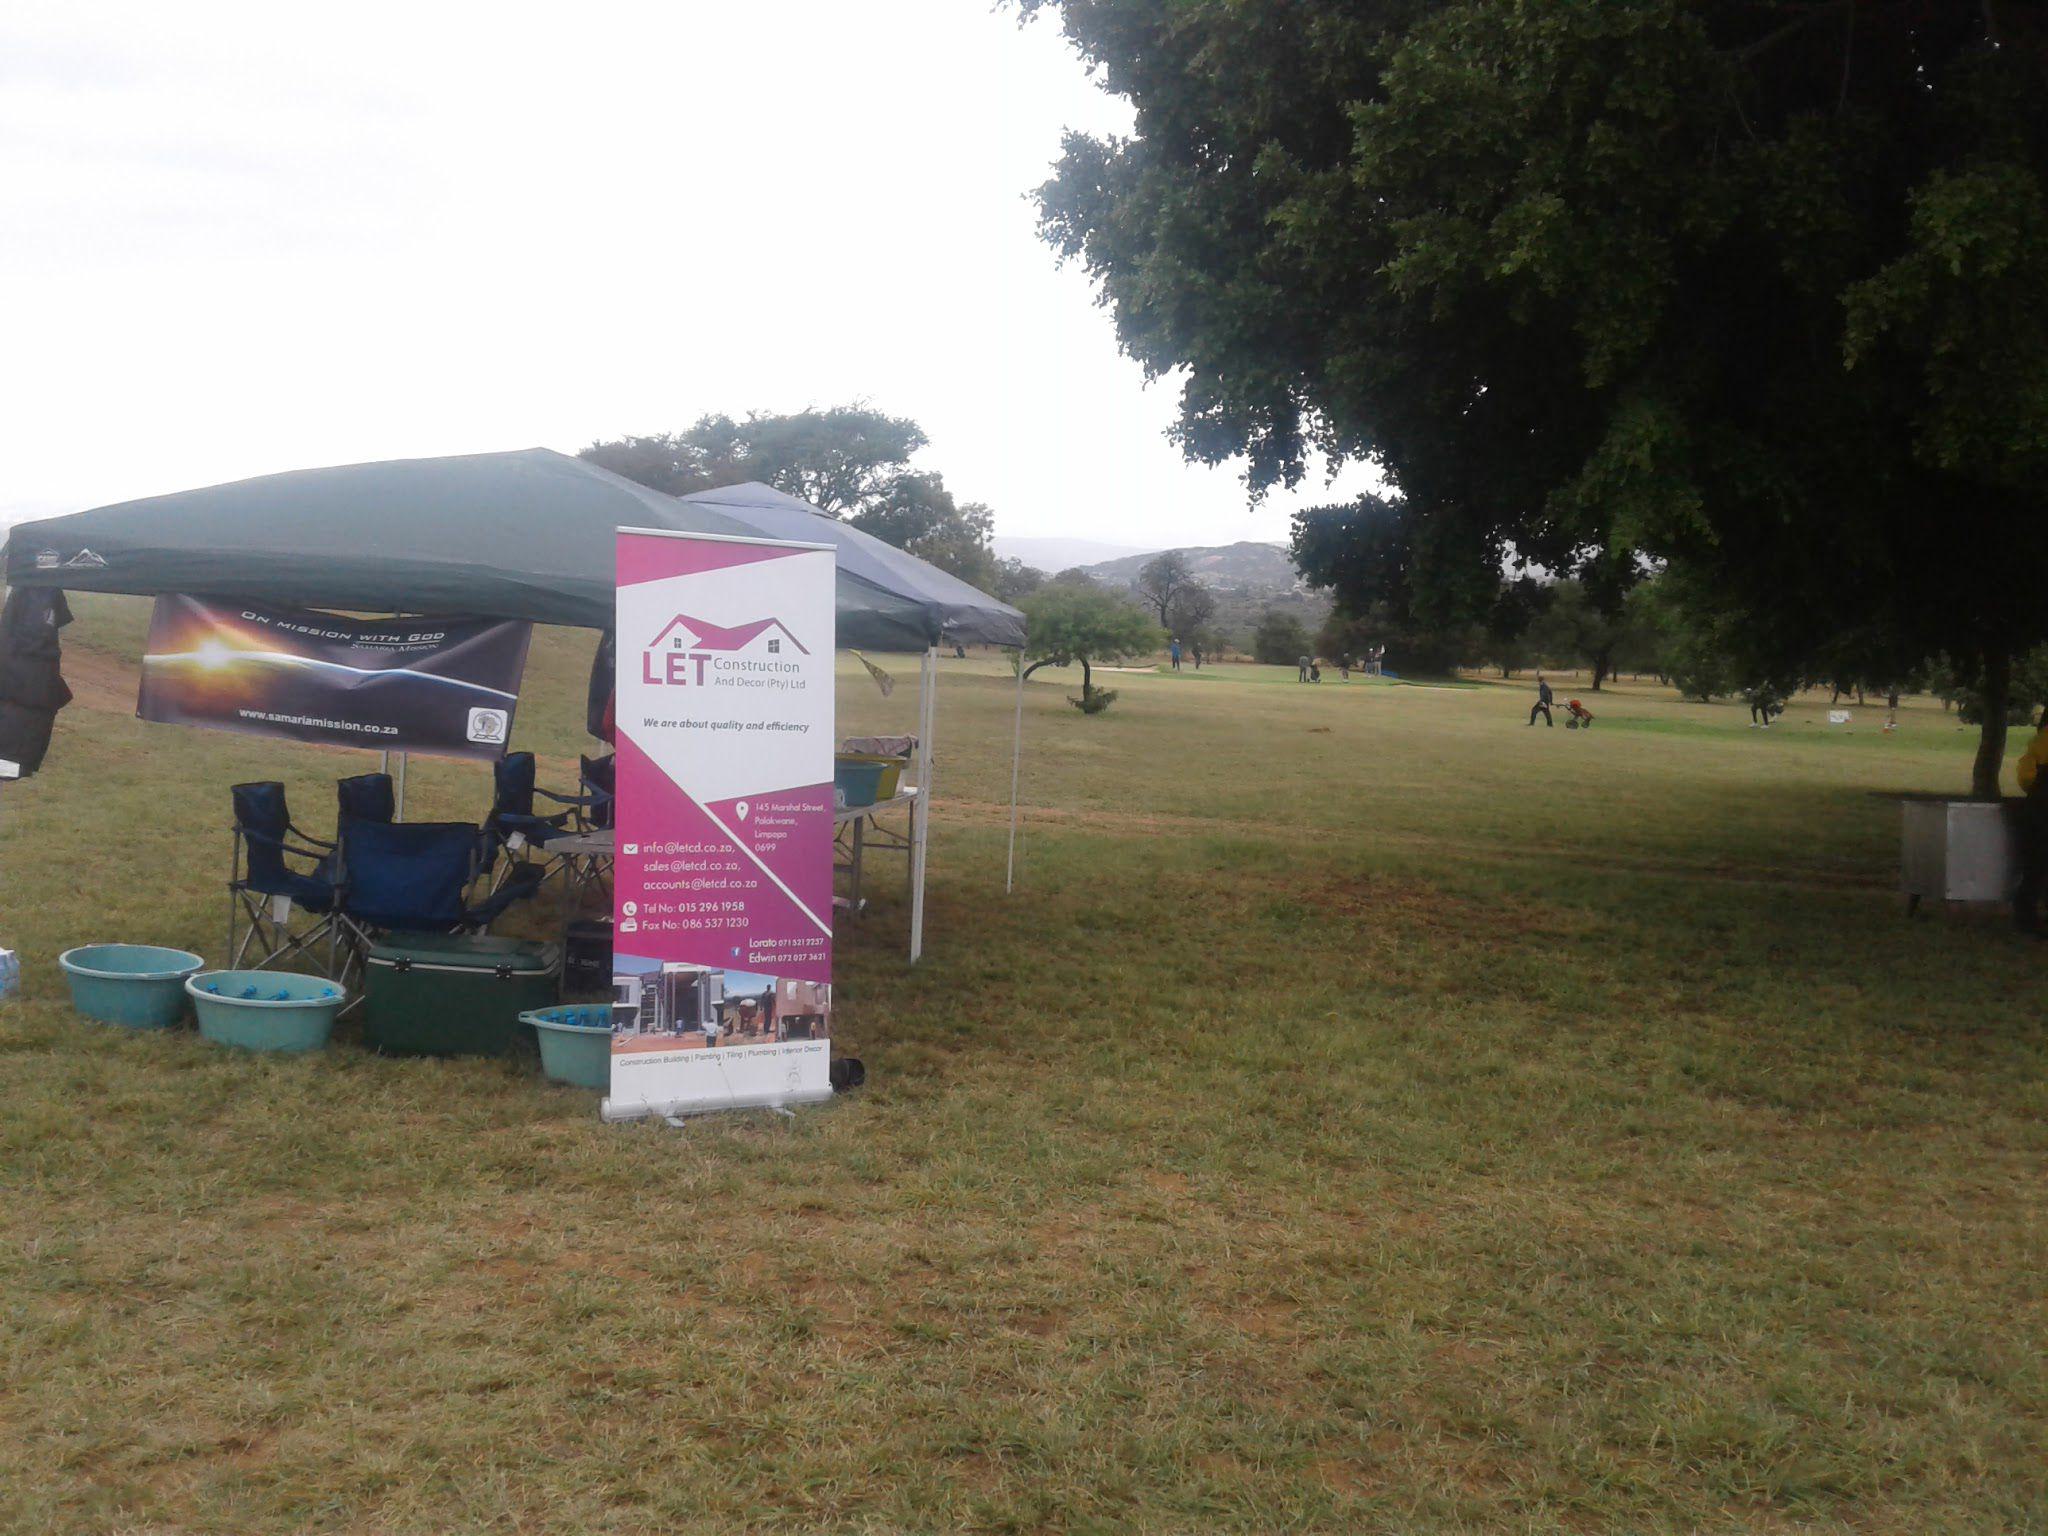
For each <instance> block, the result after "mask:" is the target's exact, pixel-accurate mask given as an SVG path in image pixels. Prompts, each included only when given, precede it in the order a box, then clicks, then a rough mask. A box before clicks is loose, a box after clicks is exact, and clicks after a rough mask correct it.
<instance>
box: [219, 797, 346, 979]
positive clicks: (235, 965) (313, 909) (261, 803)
mask: <svg viewBox="0 0 2048 1536" xmlns="http://www.w3.org/2000/svg"><path fill="white" fill-rule="evenodd" d="M229 793H230V796H231V797H232V799H233V802H234V809H235V826H234V846H233V851H232V853H231V855H230V862H229V866H228V969H230V970H261V969H263V968H264V967H265V966H267V965H271V964H273V963H275V962H277V961H280V960H289V959H291V958H293V957H294V956H296V955H300V954H303V953H306V952H308V951H310V950H311V949H312V948H313V947H314V946H315V945H317V944H318V943H319V942H320V941H321V940H322V939H325V940H326V941H327V959H326V974H328V975H329V976H332V975H334V974H335V966H336V963H337V962H338V961H339V959H340V948H339V938H340V932H339V925H338V923H337V922H336V916H335V896H336V880H335V870H334V844H333V843H331V842H328V841H327V840H326V839H324V838H318V837H314V836H312V835H311V834H310V833H308V832H305V831H303V830H302V829H300V828H299V827H298V826H297V825H295V824H294V823H293V821H292V813H291V808H290V806H289V805H288V804H287V803H286V801H285V793H284V785H282V784H280V783H278V782H277V781H276V780H275V779H265V780H260V781H258V782H255V783H250V784H237V785H235V786H233V788H232V789H231V790H230V791H229ZM294 838H296V839H297V840H298V841H297V842H296V843H294V842H293V841H292V840H293V839H294ZM293 859H299V860H309V861H311V866H312V867H311V868H309V869H294V868H293V867H292V864H291V862H290V861H291V860H293ZM295 910H303V911H305V912H308V913H310V914H312V915H313V916H314V917H316V918H318V919H319V921H318V922H316V923H315V924H314V925H313V926H312V927H310V928H302V929H300V930H298V931H296V932H295V931H294V929H293V924H292V915H293V913H294V911H295Z"/></svg>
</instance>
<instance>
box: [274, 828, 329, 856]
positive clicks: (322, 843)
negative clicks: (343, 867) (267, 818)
mask: <svg viewBox="0 0 2048 1536" xmlns="http://www.w3.org/2000/svg"><path fill="white" fill-rule="evenodd" d="M284 827H285V830H286V831H287V832H289V833H291V834H292V835H293V836H294V837H297V838H299V839H301V840H302V841H304V842H308V843H311V844H313V846H314V847H316V848H325V849H328V850H329V851H330V852H331V851H332V850H333V848H334V842H333V840H332V839H330V838H325V837H315V836H314V835H313V834H312V833H310V832H308V831H307V830H306V829H305V828H304V827H302V826H300V825H299V824H298V823H297V822H296V821H288V822H286V823H285V824H284Z"/></svg>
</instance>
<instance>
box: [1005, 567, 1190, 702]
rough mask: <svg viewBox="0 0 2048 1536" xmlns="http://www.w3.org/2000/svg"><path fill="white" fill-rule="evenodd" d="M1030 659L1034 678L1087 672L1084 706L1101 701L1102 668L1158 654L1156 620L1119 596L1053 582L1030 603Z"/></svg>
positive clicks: (1027, 672)
mask: <svg viewBox="0 0 2048 1536" xmlns="http://www.w3.org/2000/svg"><path fill="white" fill-rule="evenodd" d="M1024 622H1025V632H1024V633H1025V638H1024V654H1025V656H1026V657H1028V658H1030V661H1031V664H1030V665H1029V666H1028V667H1026V668H1025V669H1024V675H1025V676H1026V677H1029V676H1030V675H1031V674H1032V673H1033V672H1036V671H1037V670H1038V669H1039V668H1040V667H1070V666H1073V665H1074V664H1075V663H1077V662H1078V663H1079V664H1080V667H1081V698H1080V703H1081V705H1082V707H1083V709H1084V711H1085V712H1086V713H1089V714H1094V713H1095V712H1096V711H1095V710H1094V709H1090V708H1088V707H1087V706H1088V705H1089V704H1090V703H1091V702H1092V701H1093V700H1094V699H1095V697H1096V690H1095V670H1094V664H1095V663H1096V662H1098V661H1099V662H1109V663H1114V662H1118V661H1123V660H1125V659H1126V658H1129V657H1132V656H1143V655H1145V654H1147V653H1148V652H1150V651H1153V650H1156V649H1157V648H1158V645H1159V631H1158V629H1157V628H1155V627H1154V625H1153V623H1152V618H1151V615H1150V614H1148V613H1146V612H1145V611H1144V610H1143V609H1142V608H1139V607H1136V606H1135V605H1133V604H1132V603H1130V602H1128V601H1126V600H1125V599H1124V598H1123V597H1121V596H1119V595H1117V594H1116V593H1114V592H1106V591H1104V590H1103V589H1102V588H1101V587H1099V586H1095V585H1092V584H1084V583H1081V582H1070V581H1053V582H1051V583H1049V584H1048V585H1046V586H1043V587H1040V588H1039V589H1038V590H1037V591H1036V592H1034V593H1032V594H1031V595H1030V596H1029V597H1027V598H1025V599H1024Z"/></svg>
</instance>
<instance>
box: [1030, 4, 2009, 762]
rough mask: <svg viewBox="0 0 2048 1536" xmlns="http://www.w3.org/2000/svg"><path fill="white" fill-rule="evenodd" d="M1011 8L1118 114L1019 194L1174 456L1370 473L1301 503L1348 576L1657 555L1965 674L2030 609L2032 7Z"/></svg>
mask: <svg viewBox="0 0 2048 1536" xmlns="http://www.w3.org/2000/svg"><path fill="white" fill-rule="evenodd" d="M1018 3H1020V4H1021V5H1022V6H1023V8H1024V9H1025V10H1027V11H1038V10H1043V9H1054V10H1057V11H1058V12H1059V13H1060V16H1061V19H1062V22H1063V24H1064V27H1065V30H1066V32H1067V34H1068V36H1069V37H1070V38H1071V39H1072V41H1073V42H1074V44H1075V46H1076V47H1077V48H1078V49H1079V50H1080V52H1081V54H1082V56H1083V57H1084V59H1086V61H1087V62H1088V63H1089V64H1090V66H1091V67H1093V68H1094V69H1095V70H1096V71H1097V73H1098V77H1099V78H1100V79H1101V80H1102V81H1103V82H1104V84H1105V85H1106V86H1107V87H1108V88H1109V89H1110V90H1112V91H1115V92H1117V93H1119V94H1121V95H1123V96H1125V97H1127V98H1129V100H1130V101H1131V102H1132V103H1133V105H1134V106H1135V108H1136V122H1135V128H1134V130H1133V132H1132V133H1131V135H1130V136H1129V137H1127V138H1117V139H1092V138H1087V137H1083V136H1070V137H1069V138H1068V140H1067V143H1066V148H1065V153H1064V156H1063V158H1062V161H1061V164H1060V167H1059V169H1058V172H1057V174H1056V176H1055V177H1054V179H1053V180H1052V181H1050V182H1049V183H1047V185H1046V186H1045V187H1044V188H1043V189H1041V194H1040V196H1041V207H1042V211H1043V218H1044V227H1045V231H1046V234H1047V236H1048V238H1049V239H1051V240H1052V242H1053V243H1054V244H1055V245H1056V246H1057V247H1058V249H1059V250H1060V251H1061V252H1062V253H1063V254H1064V255H1065V256H1068V257H1071V258H1074V259H1077V260H1079V261H1081V262H1082V263H1084V264H1085V265H1086V267H1087V268H1088V269H1089V271H1090V272H1091V273H1092V274H1093V275H1094V276H1095V278H1096V280H1097V281H1098V283H1099V284H1100V286H1101V290H1102V293H1103V296H1104V299H1105V301H1106V302H1107V303H1108V305H1109V307H1110V308H1111V309H1112V311H1113V313H1114V314H1115V316H1116V320H1117V324H1118V328H1119V332H1120V335H1121V337H1122V340H1123V342H1124V345H1125V347H1126V348H1127V349H1128V350H1129V351H1130V352H1131V353H1132V354H1133V355H1135V356H1136V357H1137V358H1138V359H1139V360H1140V361H1141V362H1142V363H1144V365H1145V366H1146V367H1147V368H1148V369H1149V370H1151V371H1152V372H1153V373H1155V374H1161V375H1163V374H1166V373H1168V372H1171V371H1175V370H1185V380H1184V383H1183V385H1182V393H1181V409H1180V421H1179V426H1178V429H1177V430H1178V435H1179V439H1180V441H1181V443H1182V445H1183V447H1184V448H1185V450H1186V451H1187V452H1188V453H1189V454H1190V455H1192V456H1194V457H1196V458H1199V459H1204V460H1209V461H1216V462H1220V461H1223V460H1225V459H1228V458H1230V457H1231V456H1233V455H1236V454H1240V453H1242V454H1244V455H1246V456H1247V461H1248V464H1249V475H1250V482H1251V485H1252V487H1253V489H1254V490H1255V491H1257V490H1262V489H1264V488H1267V487H1270V486H1273V485H1275V484H1280V483H1287V484H1292V483H1294V482H1295V481H1297V480H1298V479H1299V478H1300V477H1301V476H1302V474H1303V472H1304V470H1305V468H1306V465H1307V462H1308V457H1309V454H1310V451H1311V450H1312V449H1320V450H1322V451H1323V452H1324V453H1325V454H1327V455H1328V456H1330V457H1331V458H1333V459H1338V460H1344V459H1369V460H1372V461H1374V462H1375V463H1376V464H1377V465H1378V466H1379V467H1380V468H1381V470H1382V471H1383V472H1384V474H1385V476H1386V478H1387V481H1388V484H1389V488H1390V494H1389V495H1388V496H1387V497H1386V498H1385V499H1384V500H1383V501H1379V502H1376V503H1373V504H1371V505H1370V506H1361V507H1347V508H1337V509H1328V510H1326V511H1324V512H1323V513H1321V514H1316V515H1311V516H1309V517H1307V518H1306V519H1304V520H1303V521H1302V522H1301V523H1300V525H1299V528H1298V552H1299V554H1300V557H1301V561H1302V565H1303V569H1304V571H1305V572H1306V573H1307V574H1308V575H1310V576H1311V577H1312V578H1318V579H1323V580H1328V581H1331V582H1333V583H1334V584H1335V585H1336V588H1337V592H1338V596H1339V599H1340V601H1343V602H1346V603H1347V604H1348V605H1349V606H1351V607H1353V608H1355V609H1362V608H1363V607H1364V606H1365V605H1366V604H1367V603H1369V602H1372V601H1375V600H1385V599H1387V598H1388V597H1389V595H1390V592H1395V591H1396V589H1398V596H1399V599H1400V602H1401V604H1402V606H1404V607H1406V608H1410V609H1412V610H1413V611H1415V612H1416V613H1417V614H1418V615H1421V616H1427V617H1431V618H1432V619H1433V620H1435V621H1438V622H1443V621H1448V620H1449V619H1451V618H1452V617H1455V616H1456V615H1457V614H1458V613H1463V614H1464V615H1466V616H1468V617H1479V616H1480V615H1481V614H1482V613H1483V606H1484V604H1486V603H1488V602H1490V601H1491V600H1492V595H1493V594H1494V593H1496V592H1497V591H1498V583H1499V580H1500V577H1501V575H1502V574H1503V572H1504V571H1506V570H1510V569H1512V568H1513V562H1515V561H1517V560H1519V561H1524V562H1533V563H1535V564H1537V565H1540V566H1542V567H1543V568H1545V569H1547V570H1548V571H1550V572H1551V573H1553V574H1555V575H1559V576H1564V575H1572V574H1585V575H1588V576H1594V575H1596V574H1597V573H1600V572H1607V573H1613V572H1617V571H1624V572H1627V571H1635V570H1638V569H1640V568H1641V557H1643V556H1649V557H1653V558H1655V559H1657V560H1661V561H1663V562H1665V563H1666V564H1667V565H1672V566H1683V567H1685V568H1686V569H1687V570H1688V571H1689V573H1690V579H1692V580H1694V581H1696V582H1697V583H1698V584H1699V585H1700V588H1701V590H1703V591H1706V592H1709V593H1711V594H1712V597H1713V600H1714V601H1715V603H1716V604H1717V605H1719V607H1720V608H1721V609H1722V610H1723V611H1724V612H1726V613H1728V614H1729V615H1731V617H1733V618H1734V619H1735V620H1736V622H1738V623H1739V624H1740V626H1741V627H1742V629H1743V630H1744V632H1745V633H1746V634H1747V635H1748V636H1749V637H1750V639H1751V641H1752V643H1754V644H1755V645H1756V646H1758V647H1759V648H1762V649H1767V650H1768V651H1769V652H1770V653H1771V654H1772V655H1773V656H1774V657H1776V658H1777V659H1778V661H1779V662H1780V663H1781V664H1789V663H1791V662H1793V661H1799V662H1801V663H1804V662H1805V661H1807V660H1808V659H1809V658H1812V657H1815V656H1818V655H1820V654H1821V653H1822V652H1824V651H1825V650H1826V649H1827V648H1828V647H1830V646H1831V645H1833V644H1836V643H1838V641H1839V639H1840V636H1841V635H1842V634H1843V633H1844V632H1845V631H1847V630H1850V629H1852V628H1856V627H1858V626H1862V627H1865V628H1869V629H1872V630H1876V631H1879V632H1882V633H1884V634H1886V635H1887V636H1892V637H1899V638H1902V639H1903V640H1905V641H1906V642H1907V644H1908V645H1909V648H1911V649H1913V650H1915V651H1917V652H1918V653H1919V654H1923V655H1927V654H1933V653H1935V652H1945V653H1947V654H1949V655H1950V656H1952V657H1954V658H1956V659H1957V660H1958V661H1959V663H1961V664H1963V665H1967V666H1969V667H1970V668H1971V669H1973V670H1974V672H1975V673H1976V674H1977V675H1978V676H1979V677H1980V678H1981V680H1982V688H1983V691H1984V693H1985V694H1986V696H1987V698H1990V699H1994V700H1995V699H2001V698H2003V697H2004V695H2005V694H2006V692H2007V691H2008V687H2009V683H2008V679H2009V676H2010V670H2011V660H2012V658H2013V657H2014V656H2015V655H2017V654H2020V653H2023V652H2024V651H2026V650H2028V649H2029V648H2031V647H2032V646H2033V645H2034V644H2036V643H2037V642H2039V641H2041V640H2043V639H2044V638H2048V603H2044V602H2042V601H2041V600H2040V594H2041V592H2042V590H2043V587H2044V583H2048V505H2044V501H2048V490H2044V487H2048V304H2044V303H2043V302H2042V301H2043V299H2044V296H2048V195H2044V183H2048V28H2044V26H2043V23H2042V21H2041V15H2042V12H2041V7H2039V6H2038V5H2034V4H2028V3H2021V0H1981V3H1972V4H1962V3H1955V4H1929V3H1925V0H1861V3H1850V0H1844V3H1821V0H1815V3H1810V4H1809V3H1796V4H1795V3H1775V4H1769V3H1754V4H1750V3H1733V0H1603V3H1599V4H1591V3H1583V0H1452V3H1425V0H1018ZM1617 596H1618V594H1617ZM1984 719H1985V724H1984V734H1983V737H1982V740H1981V742H1980V751H1979V759H1978V762H1977V765H1976V768H1975V771H1974V774H1973V779H1974V783H1975V787H1976V788H1977V790H1978V791H1979V792H1995V789H1996V785H1997V777H1998V768H1999V758H2000V755H2001V753H2002V750H2003V730H2004V727H2003V724H2002V722H2003V720H2004V719H2005V711H2004V710H2003V709H2002V708H1998V707H1994V708H1990V709H1987V710H1986V712H1985V716H1984Z"/></svg>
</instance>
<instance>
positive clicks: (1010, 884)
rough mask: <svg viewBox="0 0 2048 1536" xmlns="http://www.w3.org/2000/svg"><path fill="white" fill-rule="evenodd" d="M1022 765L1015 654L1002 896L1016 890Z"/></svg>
mask: <svg viewBox="0 0 2048 1536" xmlns="http://www.w3.org/2000/svg"><path fill="white" fill-rule="evenodd" d="M1023 765H1024V652H1023V650H1022V649H1019V650H1018V652H1017V719H1016V723H1015V724H1014V725H1012V726H1011V728H1010V852H1009V856H1008V858H1007V859H1006V860H1005V861H1004V864H1003V894H1004V895H1005V896H1007V895H1009V894H1010V893H1011V892H1012V891H1014V890H1015V889H1016V888H1017V776H1018V773H1019V771H1020V770H1021V769H1022V767H1023Z"/></svg>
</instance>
